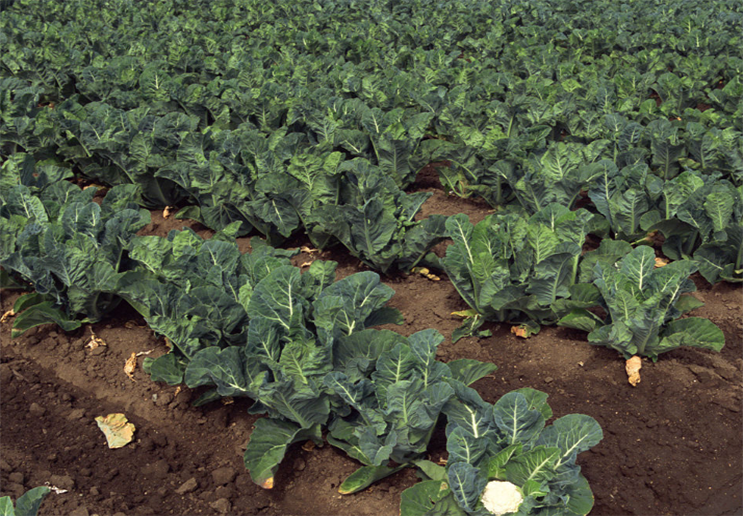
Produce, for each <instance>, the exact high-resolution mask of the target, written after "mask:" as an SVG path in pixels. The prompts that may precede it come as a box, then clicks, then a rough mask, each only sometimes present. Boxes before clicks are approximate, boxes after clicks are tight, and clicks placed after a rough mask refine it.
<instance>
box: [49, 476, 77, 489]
mask: <svg viewBox="0 0 743 516" xmlns="http://www.w3.org/2000/svg"><path fill="white" fill-rule="evenodd" d="M49 483H50V484H52V485H53V486H56V487H58V488H60V489H67V490H68V491H71V490H73V489H75V481H74V480H73V479H72V477H71V476H69V475H52V476H51V478H49Z"/></svg>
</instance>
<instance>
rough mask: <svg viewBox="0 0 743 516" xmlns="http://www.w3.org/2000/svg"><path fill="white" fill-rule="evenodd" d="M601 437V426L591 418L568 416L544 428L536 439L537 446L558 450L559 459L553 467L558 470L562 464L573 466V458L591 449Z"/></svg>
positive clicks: (577, 415)
mask: <svg viewBox="0 0 743 516" xmlns="http://www.w3.org/2000/svg"><path fill="white" fill-rule="evenodd" d="M603 437H604V433H603V431H602V430H601V426H600V425H599V424H598V423H597V422H596V420H595V419H593V418H592V417H590V416H586V415H584V414H568V415H567V416H563V417H561V418H559V419H556V420H555V421H554V422H553V423H552V424H551V425H550V426H548V427H547V428H545V429H544V431H543V432H542V434H541V435H540V436H539V439H537V445H545V446H547V447H548V448H559V449H560V452H561V453H560V456H559V459H558V460H557V462H556V463H555V466H554V467H555V468H558V467H560V466H561V465H564V464H567V465H573V464H575V457H576V456H577V455H578V454H579V453H581V452H584V451H586V450H589V449H591V448H593V447H594V446H596V445H597V444H598V443H599V442H600V441H601V439H603Z"/></svg>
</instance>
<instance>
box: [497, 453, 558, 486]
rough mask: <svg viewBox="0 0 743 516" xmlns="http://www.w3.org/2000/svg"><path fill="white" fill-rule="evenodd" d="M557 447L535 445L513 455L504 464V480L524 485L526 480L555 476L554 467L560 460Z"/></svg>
mask: <svg viewBox="0 0 743 516" xmlns="http://www.w3.org/2000/svg"><path fill="white" fill-rule="evenodd" d="M560 456H561V451H560V449H559V448H548V447H545V446H536V447H534V448H532V449H531V450H529V451H527V452H524V453H521V454H519V455H516V456H515V457H513V458H512V459H511V460H510V461H509V462H508V463H507V464H506V466H505V470H506V480H508V481H509V482H511V483H513V484H516V485H517V486H521V485H524V484H525V483H526V482H528V481H535V482H543V481H548V480H551V479H552V478H554V477H555V473H554V470H555V467H556V464H557V463H558V461H559V460H560Z"/></svg>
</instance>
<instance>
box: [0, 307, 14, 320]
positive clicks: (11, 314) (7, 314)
mask: <svg viewBox="0 0 743 516" xmlns="http://www.w3.org/2000/svg"><path fill="white" fill-rule="evenodd" d="M11 317H15V312H14V311H13V310H12V309H11V310H8V311H7V312H5V313H4V314H3V316H2V317H0V323H4V322H6V321H7V320H8V319H10V318H11Z"/></svg>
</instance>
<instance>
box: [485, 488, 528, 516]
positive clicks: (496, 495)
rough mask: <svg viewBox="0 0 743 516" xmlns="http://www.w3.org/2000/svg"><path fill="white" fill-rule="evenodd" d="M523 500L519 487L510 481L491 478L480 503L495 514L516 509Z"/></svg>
mask: <svg viewBox="0 0 743 516" xmlns="http://www.w3.org/2000/svg"><path fill="white" fill-rule="evenodd" d="M523 501H524V496H523V495H522V494H521V489H519V488H518V487H517V486H515V485H514V484H512V483H510V482H499V481H498V480H493V481H492V482H488V485H486V486H485V491H483V493H482V504H483V505H484V506H485V508H486V509H487V510H489V511H490V512H492V513H493V514H495V515H496V516H501V515H502V514H508V513H511V512H516V511H518V510H519V506H520V505H521V502H523Z"/></svg>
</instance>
